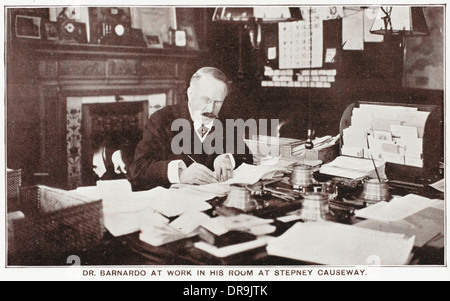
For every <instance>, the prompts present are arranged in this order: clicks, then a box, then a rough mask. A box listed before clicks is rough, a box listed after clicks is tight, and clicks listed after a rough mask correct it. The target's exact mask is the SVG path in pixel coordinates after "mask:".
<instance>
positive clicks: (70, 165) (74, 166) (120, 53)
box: [29, 45, 198, 189]
mask: <svg viewBox="0 0 450 301" xmlns="http://www.w3.org/2000/svg"><path fill="white" fill-rule="evenodd" d="M30 49H32V50H31V52H32V54H30V55H29V56H30V57H31V56H32V55H34V57H33V60H35V62H37V64H36V73H37V78H39V81H38V85H37V91H36V92H37V93H36V94H37V95H38V98H39V100H38V107H39V112H38V116H39V130H38V133H39V134H38V136H39V137H38V141H39V155H38V157H39V160H38V161H39V162H38V163H37V164H36V168H35V169H34V170H33V174H34V175H35V182H37V183H42V184H47V185H51V186H54V187H59V188H63V189H74V188H76V187H79V186H84V185H90V184H92V178H91V177H90V175H89V173H90V172H91V168H92V161H91V156H92V149H90V147H91V144H92V143H91V142H92V141H91V139H92V137H93V135H94V132H93V131H97V132H96V133H95V135H98V131H99V129H100V128H101V127H111V128H112V130H117V127H119V128H120V126H132V127H135V129H140V130H142V128H143V127H144V125H145V123H146V121H147V119H148V117H149V116H150V115H151V114H152V113H153V112H154V111H155V110H158V109H159V108H161V107H163V106H165V105H170V104H175V103H177V102H179V101H180V99H182V98H184V96H185V93H186V88H187V83H188V79H189V78H190V76H191V75H192V74H193V72H195V70H196V69H197V68H198V65H197V64H196V60H197V55H198V52H196V51H187V50H181V49H177V50H174V49H171V50H167V51H166V50H164V51H162V50H159V49H157V50H155V49H141V48H126V49H125V48H121V47H105V46H100V45H99V46H90V47H85V46H77V45H41V46H40V47H39V48H30ZM119 113H120V114H119ZM102 114H103V116H102ZM116 121H118V122H117V124H116V126H117V127H116V128H114V124H115V123H116ZM101 130H105V131H106V129H101Z"/></svg>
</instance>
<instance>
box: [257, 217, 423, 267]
mask: <svg viewBox="0 0 450 301" xmlns="http://www.w3.org/2000/svg"><path fill="white" fill-rule="evenodd" d="M413 245H414V236H412V237H405V236H404V235H403V234H398V233H387V232H381V231H376V230H372V229H364V228H360V227H355V226H350V225H344V224H338V223H333V222H306V223H301V222H298V223H296V224H294V225H293V226H292V227H291V228H289V229H288V230H287V231H286V232H284V233H283V234H282V235H280V236H279V237H277V238H275V239H273V240H271V241H269V242H268V244H267V247H266V249H267V253H268V254H269V255H275V256H280V257H286V258H291V259H296V260H301V261H304V262H308V263H317V264H330V265H367V264H369V263H370V262H371V260H373V257H374V256H376V257H377V259H379V262H380V264H381V265H403V264H407V263H408V259H409V257H410V253H411V250H412V247H413ZM330 246H332V247H330Z"/></svg>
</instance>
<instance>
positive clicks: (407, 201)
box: [355, 194, 443, 222]
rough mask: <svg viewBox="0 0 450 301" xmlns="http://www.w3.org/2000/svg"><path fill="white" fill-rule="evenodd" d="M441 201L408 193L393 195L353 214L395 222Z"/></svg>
mask: <svg viewBox="0 0 450 301" xmlns="http://www.w3.org/2000/svg"><path fill="white" fill-rule="evenodd" d="M441 202H443V201H442V200H437V199H429V198H426V197H422V196H419V195H416V194H408V195H406V196H403V197H394V198H392V200H390V201H389V202H378V203H376V204H373V205H370V206H368V207H366V208H363V209H360V210H356V211H355V216H356V217H360V218H365V219H372V220H378V221H383V222H395V221H399V220H401V219H404V218H406V217H408V216H410V215H412V214H414V213H416V212H419V211H420V210H423V209H425V208H427V207H430V206H432V205H435V204H437V203H441Z"/></svg>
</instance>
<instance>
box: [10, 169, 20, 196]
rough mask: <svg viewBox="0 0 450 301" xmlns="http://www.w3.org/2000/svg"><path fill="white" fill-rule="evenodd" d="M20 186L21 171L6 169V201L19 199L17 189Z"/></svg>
mask: <svg viewBox="0 0 450 301" xmlns="http://www.w3.org/2000/svg"><path fill="white" fill-rule="evenodd" d="M21 184H22V170H21V169H8V170H7V189H8V192H7V196H8V199H15V198H18V197H19V189H20V185H21Z"/></svg>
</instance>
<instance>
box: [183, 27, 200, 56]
mask: <svg viewBox="0 0 450 301" xmlns="http://www.w3.org/2000/svg"><path fill="white" fill-rule="evenodd" d="M180 29H181V30H184V31H185V32H186V47H187V48H188V49H193V50H198V49H199V47H198V43H197V37H196V35H195V31H194V28H193V27H192V26H180Z"/></svg>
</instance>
